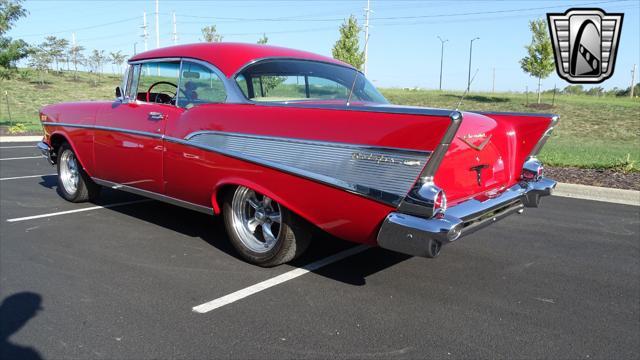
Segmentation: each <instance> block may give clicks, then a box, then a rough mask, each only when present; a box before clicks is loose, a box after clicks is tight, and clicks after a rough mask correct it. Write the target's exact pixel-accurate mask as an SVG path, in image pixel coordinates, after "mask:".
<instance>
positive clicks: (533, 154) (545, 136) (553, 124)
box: [529, 115, 560, 158]
mask: <svg viewBox="0 0 640 360" xmlns="http://www.w3.org/2000/svg"><path fill="white" fill-rule="evenodd" d="M558 121H560V116H558V115H553V116H552V117H551V123H549V127H548V128H547V130H546V131H545V132H544V134H543V135H542V137H541V138H540V140H538V143H537V144H536V146H534V147H533V150H531V154H530V155H529V157H530V158H531V157H536V156H538V154H539V153H540V150H542V147H543V146H544V144H546V143H547V140H548V139H549V137H550V136H551V133H552V132H553V129H554V128H555V127H556V125H557V124H558Z"/></svg>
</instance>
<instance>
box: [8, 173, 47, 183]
mask: <svg viewBox="0 0 640 360" xmlns="http://www.w3.org/2000/svg"><path fill="white" fill-rule="evenodd" d="M53 175H58V174H42V175H28V176H14V177H6V178H0V181H5V180H18V179H29V178H37V177H43V176H53Z"/></svg>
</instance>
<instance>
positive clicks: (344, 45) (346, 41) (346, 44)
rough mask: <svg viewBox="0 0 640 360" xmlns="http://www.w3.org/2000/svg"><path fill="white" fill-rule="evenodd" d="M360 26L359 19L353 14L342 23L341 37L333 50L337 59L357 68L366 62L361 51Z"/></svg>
mask: <svg viewBox="0 0 640 360" xmlns="http://www.w3.org/2000/svg"><path fill="white" fill-rule="evenodd" d="M360 30H361V29H360V26H359V25H358V20H356V18H355V17H354V16H353V15H351V16H350V17H349V19H347V20H345V22H344V23H343V24H342V25H340V38H339V39H338V41H336V43H335V45H333V49H332V50H331V52H332V54H333V57H334V58H335V59H338V60H341V61H344V62H346V63H347V64H351V65H352V66H353V67H355V68H356V69H361V68H362V64H364V52H363V51H360V44H359V40H358V39H359V37H360Z"/></svg>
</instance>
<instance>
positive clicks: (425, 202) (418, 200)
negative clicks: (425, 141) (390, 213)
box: [398, 111, 463, 218]
mask: <svg viewBox="0 0 640 360" xmlns="http://www.w3.org/2000/svg"><path fill="white" fill-rule="evenodd" d="M449 119H450V120H451V123H450V124H449V127H448V128H447V130H446V131H445V133H444V136H443V137H442V140H440V144H439V145H438V147H437V148H436V149H435V150H434V152H433V154H432V155H431V157H429V160H428V161H427V164H426V165H425V167H424V169H422V173H421V174H420V176H419V177H418V179H417V180H416V182H415V184H414V185H413V187H412V188H411V190H409V192H408V193H407V195H406V196H405V197H404V199H402V201H401V202H400V205H399V206H398V211H400V212H402V213H406V214H410V215H416V216H420V217H427V218H430V217H432V216H433V215H435V214H433V200H432V199H430V198H429V197H428V196H424V194H430V193H431V191H430V190H431V189H432V188H433V187H434V186H436V187H437V185H435V184H434V182H433V177H434V176H435V173H436V170H438V167H439V166H440V163H442V159H443V158H444V155H445V154H446V153H447V150H448V149H449V145H451V142H452V141H453V139H454V137H455V135H456V133H457V132H458V129H459V128H460V125H461V124H462V119H463V115H462V113H461V112H459V111H453V112H452V113H451V114H450V115H449Z"/></svg>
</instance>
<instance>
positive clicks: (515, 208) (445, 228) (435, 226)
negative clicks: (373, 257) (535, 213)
mask: <svg viewBox="0 0 640 360" xmlns="http://www.w3.org/2000/svg"><path fill="white" fill-rule="evenodd" d="M555 186H556V182H555V181H553V180H551V179H547V178H544V177H543V178H540V179H539V180H538V181H532V182H521V183H518V184H516V185H514V186H512V187H510V188H509V189H507V190H506V191H504V192H503V193H502V194H500V195H499V196H497V197H495V198H492V199H488V200H485V201H479V200H475V199H471V200H467V201H465V202H463V203H460V204H458V205H456V206H453V207H451V208H449V209H447V211H446V214H445V215H444V216H442V217H439V218H438V217H433V218H431V219H425V218H421V217H417V216H412V215H407V214H403V213H398V212H393V213H391V214H389V215H388V216H387V218H386V219H385V221H384V222H383V224H382V226H381V227H380V231H379V232H378V238H377V241H378V245H379V246H380V247H382V248H385V249H389V250H393V251H397V252H401V253H405V254H409V255H414V256H427V254H428V249H429V244H431V243H432V242H433V240H436V241H438V242H439V243H441V244H447V243H450V242H453V241H455V240H457V239H459V238H460V237H462V236H464V235H468V234H470V233H472V232H474V231H477V230H480V229H482V228H483V227H485V226H488V225H490V224H493V223H494V222H496V221H498V220H500V219H503V218H505V217H506V216H508V215H511V214H513V213H516V212H522V210H523V209H524V208H525V207H537V206H538V204H539V203H540V197H541V196H547V195H551V192H552V191H553V189H554V188H555Z"/></svg>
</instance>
